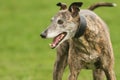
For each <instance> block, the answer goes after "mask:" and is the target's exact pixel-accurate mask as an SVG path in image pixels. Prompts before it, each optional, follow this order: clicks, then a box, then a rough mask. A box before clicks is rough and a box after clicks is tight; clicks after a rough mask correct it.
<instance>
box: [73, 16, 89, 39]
mask: <svg viewBox="0 0 120 80" xmlns="http://www.w3.org/2000/svg"><path fill="white" fill-rule="evenodd" d="M86 27H87V23H86V20H85V18H84V16H82V15H80V26H79V27H78V30H77V32H76V33H75V36H74V38H79V37H80V36H82V35H83V34H84V32H85V30H86Z"/></svg>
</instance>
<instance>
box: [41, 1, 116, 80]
mask: <svg viewBox="0 0 120 80" xmlns="http://www.w3.org/2000/svg"><path fill="white" fill-rule="evenodd" d="M82 4H83V3H82V2H73V3H72V4H71V5H70V6H69V7H68V8H67V6H66V4H65V3H58V4H57V6H59V7H60V11H59V12H58V13H57V14H56V15H55V16H54V17H52V19H51V24H50V26H48V28H47V29H46V30H45V31H43V32H42V33H41V34H40V36H41V37H42V38H53V42H52V43H51V44H50V47H51V48H52V49H54V48H56V49H57V59H56V61H55V64H54V71H53V80H62V76H63V72H64V69H65V68H66V66H67V65H68V66H69V70H70V75H69V77H68V80H77V78H78V75H79V72H80V70H81V69H91V70H92V71H93V79H94V80H103V78H104V73H105V75H106V78H107V80H116V78H115V73H114V69H113V68H114V55H113V49H112V44H111V40H110V35H109V31H108V27H107V25H106V24H105V22H104V21H103V20H102V19H101V18H100V17H99V16H98V15H97V14H95V13H94V12H93V10H94V9H96V8H97V7H100V6H109V7H113V6H115V4H114V3H96V4H93V5H92V6H90V7H89V8H88V9H82V10H80V9H79V7H81V6H82Z"/></svg>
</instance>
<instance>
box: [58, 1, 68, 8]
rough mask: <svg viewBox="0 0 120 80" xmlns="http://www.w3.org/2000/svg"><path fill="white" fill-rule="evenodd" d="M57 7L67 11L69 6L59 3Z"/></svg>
mask: <svg viewBox="0 0 120 80" xmlns="http://www.w3.org/2000/svg"><path fill="white" fill-rule="evenodd" d="M56 5H57V6H59V7H60V10H65V9H67V5H66V4H65V3H61V2H59V3H57V4H56Z"/></svg>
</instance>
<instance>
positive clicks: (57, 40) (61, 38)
mask: <svg viewBox="0 0 120 80" xmlns="http://www.w3.org/2000/svg"><path fill="white" fill-rule="evenodd" d="M66 35H67V33H66V32H63V33H60V34H59V35H57V36H56V37H55V38H54V39H53V42H52V44H50V47H51V48H52V49H54V48H55V47H56V46H57V45H58V44H59V43H60V42H61V41H62V40H63V39H64V38H65V36H66Z"/></svg>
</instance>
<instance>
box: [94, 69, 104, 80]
mask: <svg viewBox="0 0 120 80" xmlns="http://www.w3.org/2000/svg"><path fill="white" fill-rule="evenodd" d="M103 79H104V71H103V70H102V69H95V70H93V80H103Z"/></svg>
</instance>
